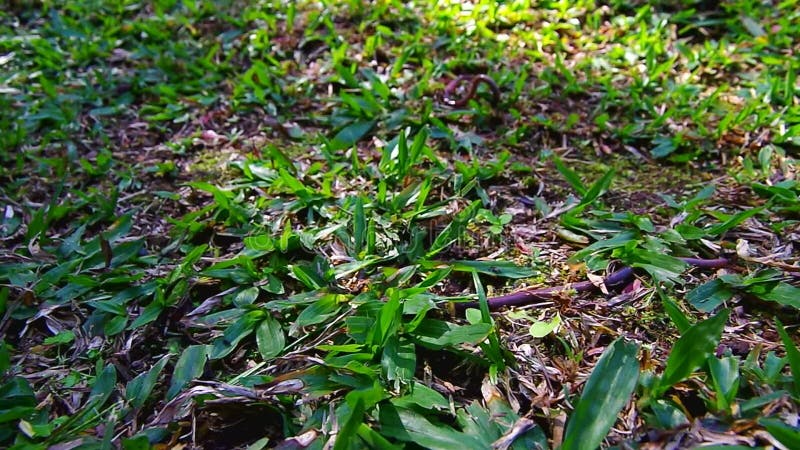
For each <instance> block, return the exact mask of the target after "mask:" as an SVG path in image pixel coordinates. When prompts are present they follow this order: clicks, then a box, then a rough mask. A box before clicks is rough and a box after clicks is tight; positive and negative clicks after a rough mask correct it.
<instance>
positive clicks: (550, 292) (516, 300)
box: [455, 258, 730, 311]
mask: <svg viewBox="0 0 800 450" xmlns="http://www.w3.org/2000/svg"><path fill="white" fill-rule="evenodd" d="M678 259H680V260H681V261H683V262H685V263H686V264H689V265H690V266H694V267H699V268H702V269H718V268H720V267H725V266H727V265H728V264H730V260H729V259H727V258H715V259H702V258H678ZM631 278H633V268H632V267H623V268H622V269H620V270H618V271H616V272H613V273H612V274H611V275H608V276H607V277H606V278H605V279H603V284H605V285H606V287H609V288H619V287H621V286H622V285H623V284H625V283H627V282H628V281H630V279H631ZM597 289H598V287H597V286H596V285H595V284H594V283H592V282H591V281H581V282H579V283H570V284H565V285H563V286H556V287H549V288H541V289H532V290H529V289H526V290H523V291H517V292H512V293H511V294H506V295H501V296H499V297H491V298H489V299H487V303H488V304H489V309H493V310H494V309H500V308H502V307H505V306H519V305H526V304H528V303H532V302H534V301H546V300H550V299H552V298H553V297H554V296H555V295H556V294H558V293H560V292H564V291H575V292H591V291H594V290H597ZM478 306H479V303H478V302H466V303H456V304H455V307H456V309H457V310H461V311H463V310H464V309H466V308H477V307H478Z"/></svg>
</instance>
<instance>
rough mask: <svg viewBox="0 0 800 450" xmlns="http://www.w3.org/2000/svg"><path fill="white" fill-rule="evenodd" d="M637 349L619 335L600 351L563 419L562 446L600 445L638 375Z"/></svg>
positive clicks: (580, 449)
mask: <svg viewBox="0 0 800 450" xmlns="http://www.w3.org/2000/svg"><path fill="white" fill-rule="evenodd" d="M638 351H639V346H638V345H636V344H633V343H628V342H625V340H624V339H622V338H620V339H617V340H616V341H614V343H613V344H611V345H610V346H609V347H608V348H607V349H606V350H605V351H604V352H603V356H601V357H600V360H599V361H598V362H597V366H595V368H594V370H593V371H592V374H591V375H590V376H589V379H588V380H587V381H586V386H585V387H584V389H583V393H582V394H581V398H580V400H579V401H578V404H577V405H576V406H575V412H574V413H573V414H572V416H571V417H570V419H569V423H567V431H566V434H565V435H564V444H563V445H562V447H561V448H562V450H586V449H594V448H597V447H599V446H600V443H601V442H602V441H603V438H605V437H606V434H608V430H610V429H611V427H612V426H613V425H614V422H615V421H616V420H617V414H618V413H619V411H620V410H621V409H622V407H623V406H625V403H627V402H628V400H629V399H630V396H631V393H632V392H633V389H634V388H635V387H636V382H637V380H638V379H639V362H638V361H637V360H636V354H637V352H638Z"/></svg>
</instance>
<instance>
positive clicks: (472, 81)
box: [442, 75, 500, 108]
mask: <svg viewBox="0 0 800 450" xmlns="http://www.w3.org/2000/svg"><path fill="white" fill-rule="evenodd" d="M467 81H469V88H468V89H467V93H466V94H465V95H464V96H463V97H461V98H460V99H458V100H455V99H454V96H455V93H456V89H458V87H459V86H461V85H462V84H463V83H465V82H467ZM481 83H484V84H486V85H487V86H489V90H491V91H492V100H491V103H492V105H497V103H498V102H499V101H500V88H499V87H497V83H495V82H494V80H493V79H491V78H490V77H489V76H487V75H459V76H457V77H456V78H455V79H454V80H453V81H451V82H449V83H447V86H445V88H444V96H443V99H442V100H443V101H444V103H445V104H447V105H448V106H452V107H454V108H461V107H464V106H467V104H468V103H469V101H470V99H472V98H474V97H475V93H476V92H477V91H478V85H480V84H481Z"/></svg>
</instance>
